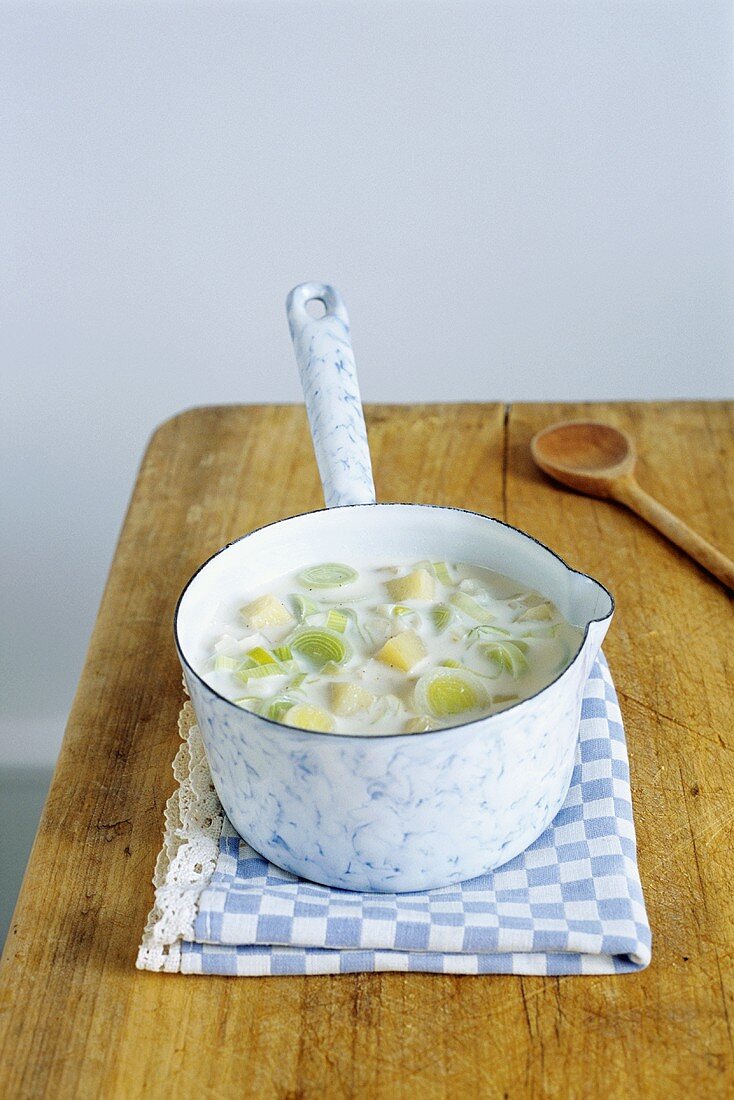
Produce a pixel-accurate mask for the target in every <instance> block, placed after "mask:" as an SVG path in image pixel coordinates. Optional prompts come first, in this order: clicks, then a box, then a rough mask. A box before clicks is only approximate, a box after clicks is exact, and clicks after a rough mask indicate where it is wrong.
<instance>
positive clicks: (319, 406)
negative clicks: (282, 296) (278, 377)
mask: <svg viewBox="0 0 734 1100" xmlns="http://www.w3.org/2000/svg"><path fill="white" fill-rule="evenodd" d="M310 302H316V303H321V304H322V305H323V308H324V311H325V312H324V314H323V316H321V317H314V316H312V315H311V314H310V313H309V311H308V309H307V306H308V304H309V303H310ZM286 312H287V314H288V324H289V326H290V330H291V339H292V340H293V347H294V350H295V353H296V361H297V362H298V369H299V371H300V375H301V386H302V388H303V396H304V399H305V402H306V412H307V414H308V421H309V425H310V427H311V437H312V439H313V446H314V451H315V453H316V462H317V464H318V468H319V474H320V476H321V484H322V486H323V489H324V500H325V502H326V507H327V508H340V507H344V506H345V505H349V504H374V502H375V486H374V482H373V479H372V464H371V462H370V452H369V446H368V443H367V429H366V427H365V423H364V414H363V412H362V401H361V398H360V394H359V385H358V383H357V370H356V367H355V363H354V353H353V351H352V344H351V340H350V337H349V316H348V314H347V310H346V306H345V305H344V301H343V299H342V297H341V295H340V294H339V291H338V290H335V289H334V287H331V286H327V285H326V284H324V283H301V284H300V285H299V286H297V287H294V288H293V290H292V291H291V292H290V294H289V295H288V298H287V301H286Z"/></svg>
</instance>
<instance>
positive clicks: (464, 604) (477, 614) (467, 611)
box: [451, 592, 495, 626]
mask: <svg viewBox="0 0 734 1100" xmlns="http://www.w3.org/2000/svg"><path fill="white" fill-rule="evenodd" d="M451 603H452V604H453V605H454V607H458V609H459V611H461V612H462V613H463V614H464V615H468V616H469V618H470V619H474V620H475V621H476V622H478V623H482V624H483V625H484V626H487V625H488V624H489V623H491V622H493V621H494V618H495V616H494V615H492V614H491V612H489V611H487V609H486V607H482V605H481V604H480V603H478V602H477V601H476V600H475V599H474V597H473V596H469V595H467V593H466V592H454V594H453V596H452V597H451Z"/></svg>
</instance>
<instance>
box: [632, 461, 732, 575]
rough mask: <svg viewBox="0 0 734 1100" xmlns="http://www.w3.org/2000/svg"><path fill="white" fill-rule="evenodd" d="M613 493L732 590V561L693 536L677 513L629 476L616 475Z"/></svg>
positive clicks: (692, 532) (707, 543)
mask: <svg viewBox="0 0 734 1100" xmlns="http://www.w3.org/2000/svg"><path fill="white" fill-rule="evenodd" d="M614 496H615V497H616V499H617V500H619V501H620V502H621V503H622V504H626V505H627V507H628V508H631V509H632V511H633V512H637V515H638V516H642V518H643V519H644V520H647V522H648V523H649V524H651V525H652V526H653V527H655V528H657V530H658V531H660V532H661V534H663V535H665V537H666V538H669V539H670V541H671V542H674V543H675V545H676V546H679V547H680V548H681V550H685V552H686V554H690V556H691V557H692V558H693V559H694V561H697V562H698V563H699V565H702V566H703V567H704V569H707V570H708V571H709V573H713V575H714V576H715V577H718V578H719V580H720V581H722V582H723V583H724V584H725V585H727V587H728V588H730V589H734V561H731V559H730V558H727V557H726V555H725V554H722V553H721V551H720V550H717V549H716V547H715V546H712V545H711V543H710V542H707V541H706V539H703V538H701V536H700V535H697V534H696V532H695V531H693V530H692V529H691V528H690V527H689V526H688V524H686V523H684V522H683V520H682V519H679V518H678V516H674V515H673V513H672V512H669V511H668V509H667V508H665V507H663V505H662V504H660V502H659V501H657V500H655V498H654V497H651V496H650V494H649V493H646V492H645V490H644V489H642V488H641V487H640V486H639V485H638V483H637V482H636V481H635V479H634V478H633V477H626V478H620V479H619V480H618V481H616V482H615V485H614Z"/></svg>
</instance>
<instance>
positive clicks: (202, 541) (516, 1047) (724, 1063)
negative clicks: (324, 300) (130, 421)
mask: <svg viewBox="0 0 734 1100" xmlns="http://www.w3.org/2000/svg"><path fill="white" fill-rule="evenodd" d="M574 417H594V418H598V419H605V420H608V421H609V422H610V423H613V424H617V425H619V426H620V427H622V428H625V429H626V430H628V431H629V432H630V433H631V434H632V435H633V436H634V438H635V439H636V440H637V443H638V446H639V451H640V455H641V460H640V464H639V478H640V481H641V483H642V484H643V485H644V486H645V487H646V488H647V489H648V490H649V491H650V492H652V493H653V494H654V495H657V496H659V498H660V499H661V500H662V501H663V502H664V503H665V504H667V505H668V506H669V507H670V508H671V509H672V510H673V511H674V512H676V513H677V514H679V515H680V516H681V517H683V518H684V519H685V520H686V521H687V522H688V523H690V524H691V526H693V527H694V528H696V529H697V530H698V531H699V532H700V533H701V534H702V535H704V536H705V537H707V538H709V539H711V540H712V541H714V542H716V543H718V545H719V546H720V547H721V549H722V550H723V551H724V552H726V553H728V554H729V555H732V553H734V530H733V529H732V522H731V520H732V515H734V499H733V496H734V415H733V411H732V406H731V405H726V404H724V403H716V404H713V403H705V404H704V403H689V404H614V405H604V404H593V405H591V404H584V405H581V404H556V405H518V406H512V407H510V406H503V405H497V404H492V405H479V404H474V405H441V406H438V405H427V406H411V407H404V406H378V407H373V408H371V409H369V410H368V427H369V432H370V442H371V447H372V455H373V461H374V468H375V473H376V482H377V489H378V495H379V498H380V499H381V500H415V501H421V502H433V503H437V504H447V505H461V506H464V507H467V508H474V509H477V510H479V511H483V512H487V513H488V514H490V515H496V516H498V517H500V518H502V519H505V520H507V521H509V522H510V523H513V524H516V525H517V526H519V527H522V528H524V529H525V530H527V531H529V532H530V533H531V534H533V535H535V536H537V537H538V538H540V539H541V540H543V541H544V542H547V543H548V544H549V545H550V546H552V547H553V548H554V549H555V550H557V551H558V552H559V553H560V554H561V555H562V556H563V557H564V558H566V560H567V561H568V562H569V563H570V564H572V565H573V566H575V567H577V568H580V569H583V570H584V571H586V572H589V573H591V574H592V575H594V576H596V577H598V578H599V579H600V580H601V581H602V582H603V583H604V584H606V585H607V586H608V587H609V588H610V589H611V591H612V592H613V593H614V595H615V597H616V599H617V608H618V610H617V615H616V618H615V620H614V624H613V626H612V629H611V631H610V634H609V638H608V641H607V643H606V646H605V650H606V653H607V656H608V658H609V661H610V664H611V667H612V670H613V673H614V677H615V681H616V685H617V689H618V691H619V695H620V702H621V706H622V710H623V713H624V718H625V723H626V728H627V737H628V744H629V752H630V763H631V768H632V784H633V788H632V789H633V797H634V803H635V812H636V823H637V836H638V843H639V849H640V870H641V874H642V882H643V888H644V890H645V897H646V901H647V906H648V912H649V916H650V921H651V924H652V929H653V936H654V942H653V962H652V965H651V966H650V968H649V969H648V970H646V971H644V972H643V973H641V974H637V975H627V976H619V977H587V978H578V977H568V978H565V977H564V978H537V977H510V976H508V977H481V978H476V977H452V976H448V975H423V974H385V975H380V974H363V975H340V976H338V977H315V978H301V977H292V978H291V977H289V978H267V979H246V978H242V979H233V978H212V977H182V976H180V975H155V974H148V973H140V972H138V971H136V970H135V968H134V961H135V955H136V950H137V946H138V942H139V940H140V933H141V930H142V927H143V923H144V921H145V917H146V914H147V911H148V909H149V908H150V905H151V901H152V886H151V885H150V878H151V874H152V870H153V864H154V861H155V857H156V853H157V851H158V849H159V846H160V841H161V824H162V814H163V806H164V804H165V801H166V798H167V797H168V795H169V794H170V793H171V791H172V789H173V777H172V775H171V768H170V765H171V760H172V758H173V755H174V752H175V750H176V748H177V739H178V734H177V728H176V719H177V715H178V711H179V707H180V705H181V700H182V691H181V677H180V671H179V667H178V664H177V660H176V655H175V652H174V648H173V641H172V636H171V620H172V615H173V607H174V603H175V600H176V597H177V595H178V592H179V590H180V589H181V587H182V586H183V584H184V582H185V581H186V580H187V578H188V577H189V575H190V574H191V572H192V571H193V570H194V568H195V567H196V566H197V565H198V564H199V563H200V562H201V561H202V560H203V559H205V558H206V557H207V556H208V555H209V554H211V553H212V552H213V551H214V550H216V549H217V548H218V547H219V546H221V545H222V544H224V543H226V542H227V541H229V540H230V539H232V538H234V537H236V536H238V535H241V534H243V533H244V532H246V531H248V530H249V529H251V528H253V527H255V526H258V525H260V524H262V523H267V522H268V521H270V520H275V519H278V518H281V517H282V516H285V515H288V514H292V513H294V512H299V511H304V510H306V509H309V508H313V507H318V506H320V504H321V498H320V489H319V485H318V479H317V474H316V467H315V463H314V460H313V456H312V452H311V445H310V440H309V435H308V429H307V425H306V420H305V414H304V412H303V410H302V408H300V407H282V406H281V407H226V408H207V409H193V410H191V411H189V412H186V413H183V414H181V415H180V416H177V417H174V418H173V419H172V420H169V421H167V422H166V423H165V424H163V425H162V427H161V428H159V430H158V431H157V432H156V434H155V435H154V437H153V439H152V441H151V443H150V446H149V448H148V450H147V452H146V455H145V458H144V460H143V464H142V467H141V470H140V474H139V477H138V481H137V485H136V487H135V491H134V494H133V499H132V503H131V505H130V510H129V512H128V515H127V518H126V520H125V525H124V528H123V531H122V535H121V537H120V542H119V546H118V548H117V553H116V555H115V560H114V563H113V565H112V569H111V572H110V577H109V581H108V584H107V588H106V590H105V594H104V598H103V600H102V606H101V609H100V613H99V617H98V620H97V624H96V626H95V630H94V634H93V637H92V641H91V645H90V649H89V654H88V657H87V662H86V666H85V669H84V673H83V675H82V678H81V682H80V685H79V689H78V692H77V695H76V700H75V703H74V707H73V710H72V714H71V717H70V719H69V726H68V729H67V733H66V738H65V741H64V746H63V749H62V752H61V757H60V759H59V764H58V767H57V770H56V774H55V777H54V781H53V784H52V787H51V792H50V795H49V798H48V803H47V806H46V809H45V812H44V815H43V819H42V822H41V826H40V829H39V833H38V837H37V840H36V843H35V846H34V849H33V853H32V855H31V859H30V863H29V867H28V871H27V874H26V879H25V884H24V887H23V890H22V893H21V896H20V899H19V902H18V906H17V909H16V913H15V918H14V920H13V924H12V928H11V932H10V934H9V937H8V941H7V945H6V949H5V953H4V956H3V962H2V969H1V971H0V981H1V983H2V984H1V986H0V988H1V990H2V993H1V995H0V1017H1V1024H2V1027H1V1028H0V1095H2V1096H3V1097H8V1098H13V1100H16V1098H19V1097H33V1098H37V1097H51V1098H53V1100H58V1098H63V1097H74V1098H75V1100H83V1098H87V1097H89V1098H95V1100H97V1098H103V1100H114V1098H119V1100H135V1098H137V1097H143V1096H145V1097H153V1098H158V1097H169V1096H170V1097H177V1098H187V1097H197V1098H199V1097H229V1096H235V1095H236V1096H238V1097H249V1096H252V1097H257V1098H258V1100H261V1098H262V1100H268V1098H270V1097H272V1098H280V1100H286V1098H288V1100H296V1098H302V1097H303V1098H305V1097H314V1098H319V1100H321V1098H324V1097H327V1098H328V1097H337V1098H339V1097H369V1098H370V1100H371V1098H378V1100H381V1098H384V1100H393V1098H398V1100H401V1098H404V1100H413V1098H417V1097H420V1098H421V1100H431V1098H434V1097H435V1098H443V1097H457V1098H462V1100H463V1098H465V1097H467V1098H473V1097H485V1096H486V1097H495V1096H496V1097H500V1098H507V1100H510V1098H523V1097H528V1096H529V1097H536V1096H537V1097H546V1096H549V1097H562V1098H564V1100H565V1098H574V1097H591V1098H595V1097H602V1096H603V1097H605V1098H616V1097H619V1098H620V1100H621V1098H628V1097H658V1096H659V1097H666V1098H668V1097H678V1096H686V1097H691V1098H693V1097H695V1098H696V1100H699V1098H706V1097H715V1096H716V1097H718V1096H723V1095H725V1093H726V1091H727V1089H731V1088H733V1087H734V1059H733V1058H732V1021H734V973H733V971H734V966H733V964H732V959H733V957H734V920H733V915H734V859H733V858H732V848H733V847H734V715H733V713H732V710H733V708H732V682H733V681H734V672H733V670H732V660H733V659H732V652H733V648H734V647H733V646H732V625H733V624H732V616H731V606H730V599H729V597H728V596H727V594H726V592H725V591H724V589H723V588H722V587H721V586H720V585H719V584H717V583H716V582H715V581H713V580H712V579H711V578H710V577H709V576H708V575H706V574H705V573H703V572H702V571H701V570H700V569H698V568H697V567H696V566H695V565H694V564H693V563H692V562H691V561H690V560H689V559H687V558H686V557H684V556H683V555H682V554H680V553H679V552H678V551H676V550H675V549H674V548H673V547H672V546H670V544H668V543H667V542H665V541H664V540H663V539H662V538H661V537H660V536H658V535H657V534H656V533H655V532H654V531H652V530H650V529H649V528H647V527H646V526H645V525H644V524H643V523H642V522H641V521H639V520H637V519H636V518H635V517H634V516H632V515H631V514H629V513H627V512H625V511H624V510H622V509H621V508H619V507H618V506H616V505H614V504H611V503H606V502H602V501H595V500H589V499H587V498H584V497H580V496H576V495H574V494H572V493H570V492H567V491H565V490H563V489H561V488H559V487H557V486H555V485H553V484H551V483H550V482H549V481H547V480H546V479H544V478H543V476H542V475H541V474H539V473H538V471H537V470H536V469H535V468H534V467H533V465H532V463H531V461H530V456H529V451H528V444H529V441H530V438H531V436H532V435H533V433H534V432H536V431H537V430H538V429H540V428H541V427H544V426H546V425H548V424H550V423H552V422H553V421H556V420H563V419H571V418H574Z"/></svg>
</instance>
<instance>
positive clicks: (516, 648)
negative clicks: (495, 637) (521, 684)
mask: <svg viewBox="0 0 734 1100" xmlns="http://www.w3.org/2000/svg"><path fill="white" fill-rule="evenodd" d="M523 647H524V643H518V642H517V641H513V642H488V643H487V644H486V645H483V646H482V652H483V653H484V655H485V657H487V658H488V660H490V661H491V662H492V664H493V665H494V667H495V670H496V675H497V676H499V675H500V674H501V673H502V672H509V673H510V675H511V676H513V677H514V678H515V679H517V677H518V676H520V675H521V674H522V673H523V672H526V671H527V669H528V662H527V658H526V656H525V654H524V653H523Z"/></svg>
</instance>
